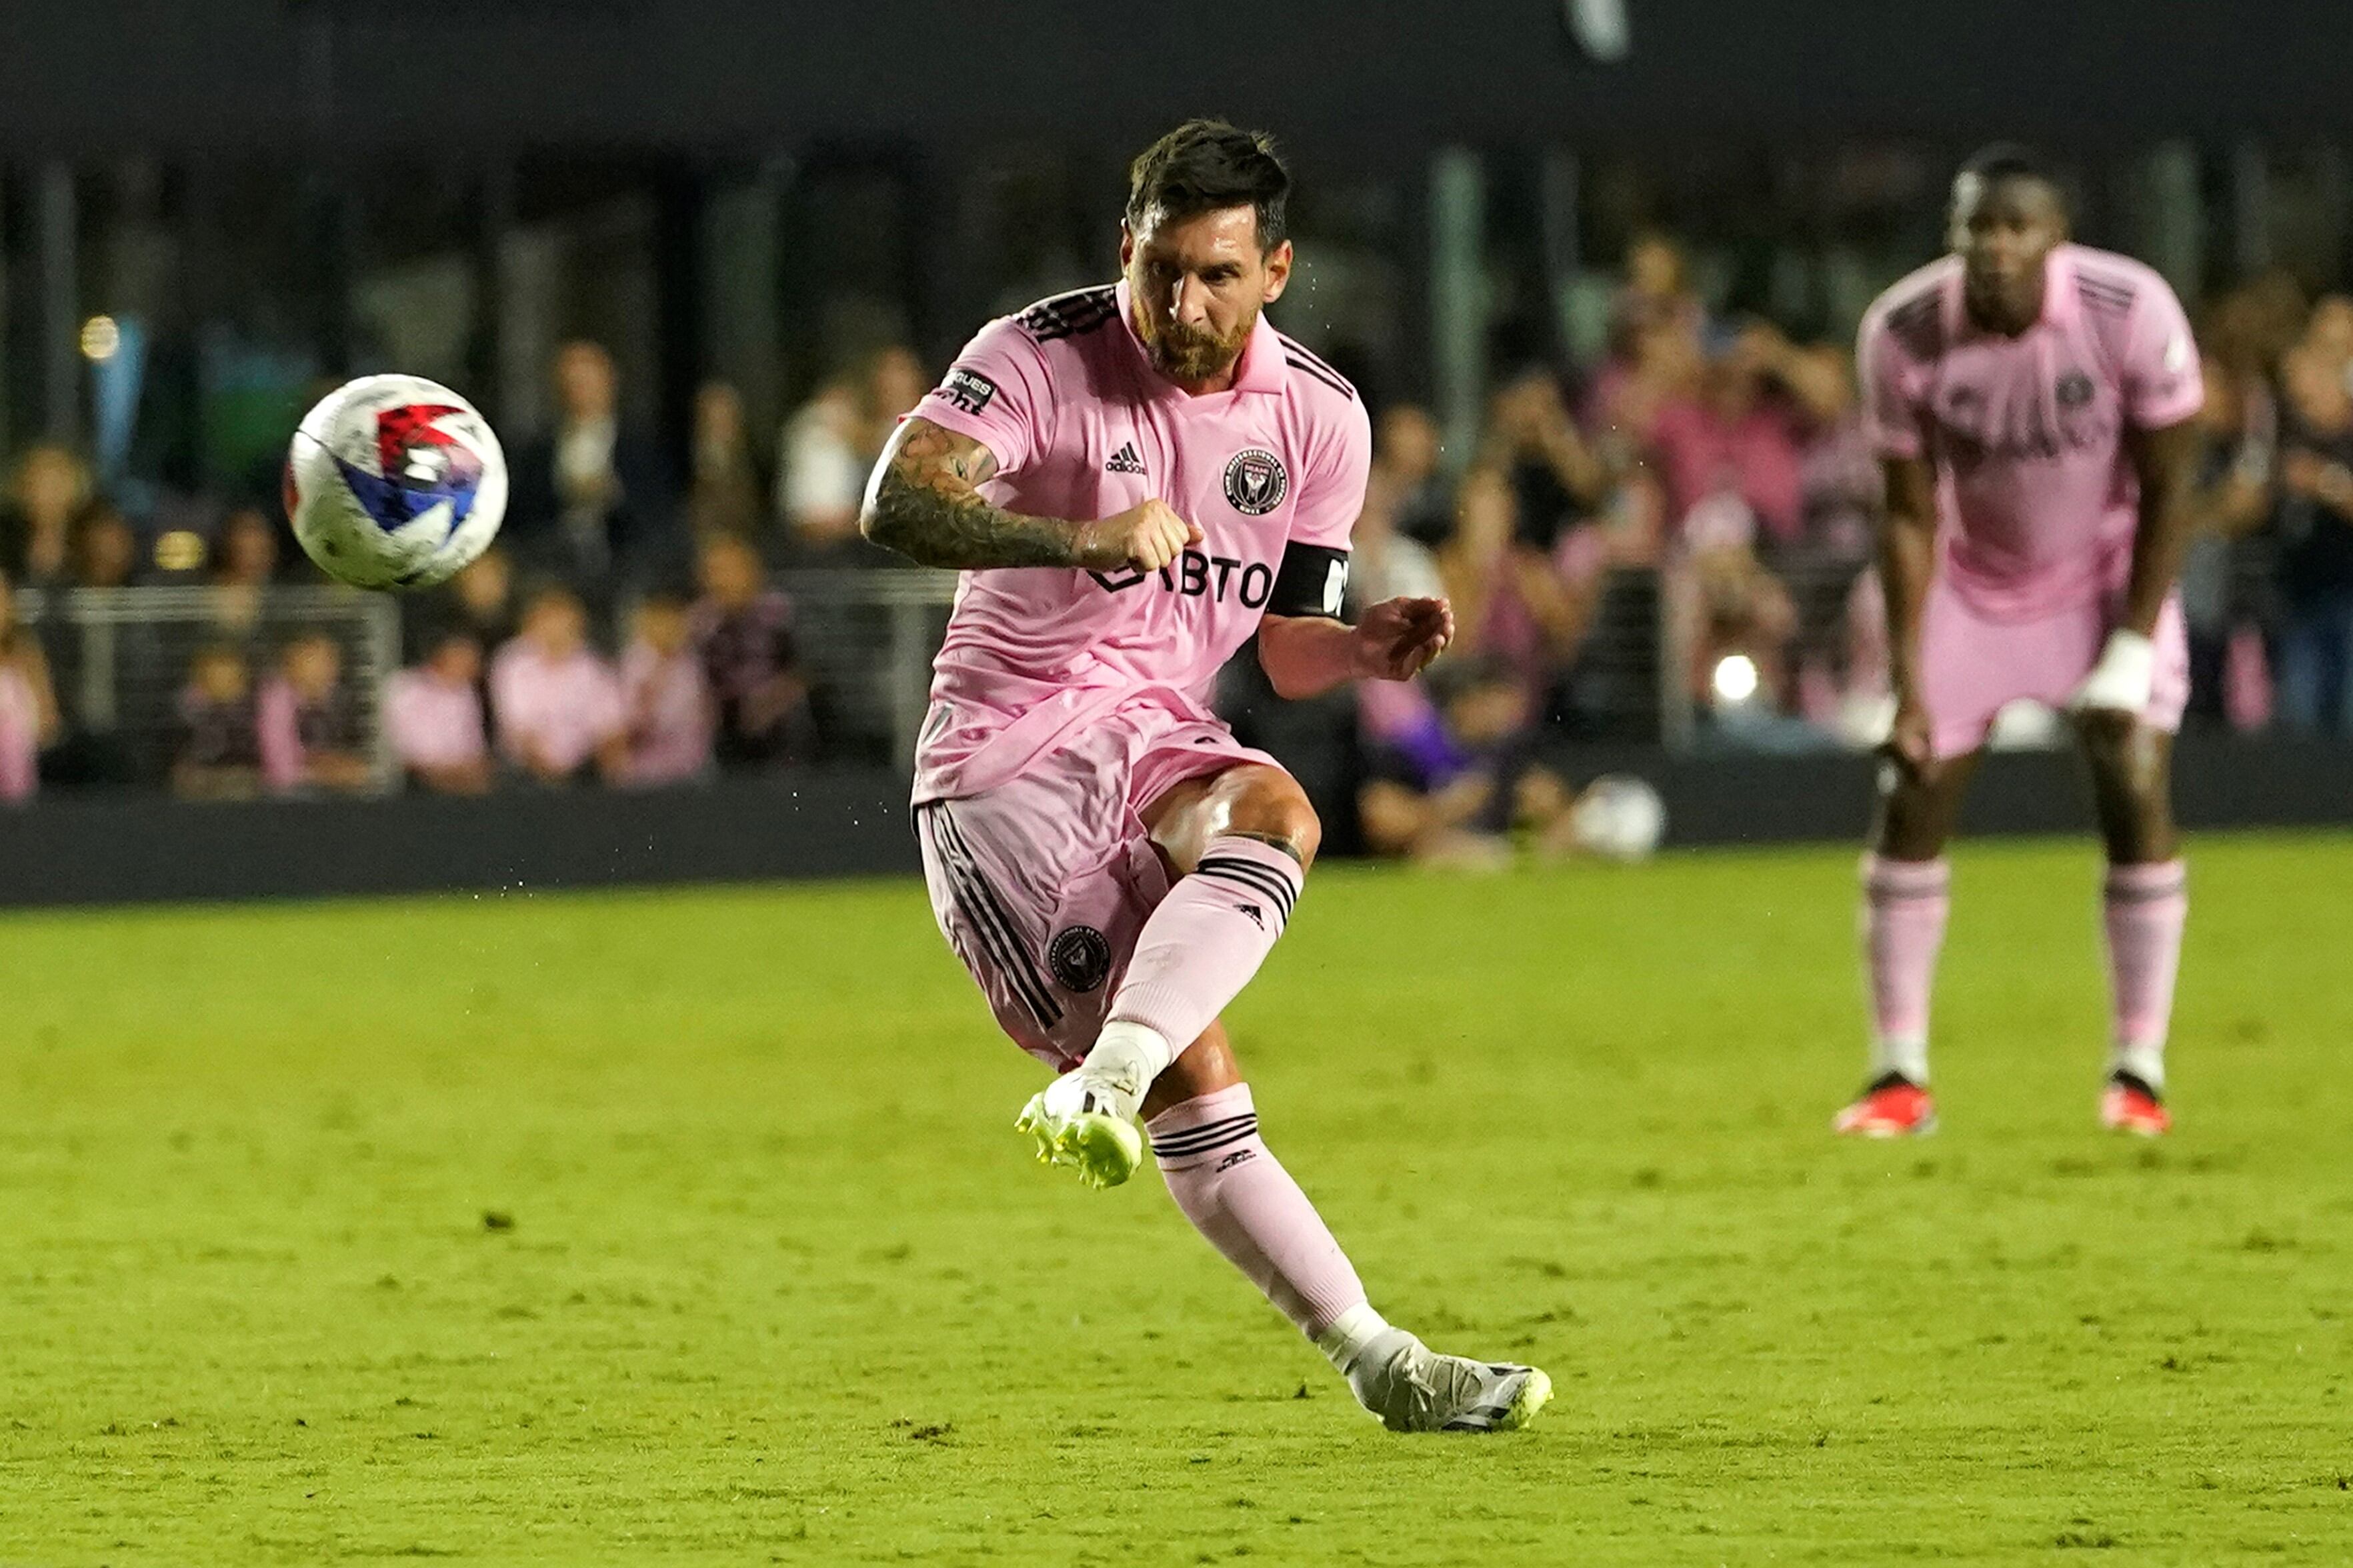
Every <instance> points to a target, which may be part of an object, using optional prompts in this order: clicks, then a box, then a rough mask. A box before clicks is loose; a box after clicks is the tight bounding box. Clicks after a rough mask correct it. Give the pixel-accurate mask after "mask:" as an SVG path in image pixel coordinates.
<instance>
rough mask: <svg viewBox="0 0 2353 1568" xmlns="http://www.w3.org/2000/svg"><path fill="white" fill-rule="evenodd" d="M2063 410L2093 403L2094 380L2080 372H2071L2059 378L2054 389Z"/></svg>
mask: <svg viewBox="0 0 2353 1568" xmlns="http://www.w3.org/2000/svg"><path fill="white" fill-rule="evenodd" d="M2052 391H2053V393H2054V394H2055V395H2056V396H2057V397H2058V399H2059V406H2060V407H2062V408H2081V407H2083V406H2084V405H2085V404H2086V403H2089V402H2091V401H2092V378H2091V377H2090V376H2088V375H2085V374H2084V373H2083V372H2082V371H2080V370H2071V371H2069V372H2068V373H2067V374H2064V375H2063V376H2061V377H2060V378H2059V384H2058V385H2057V386H2056V387H2054V388H2052Z"/></svg>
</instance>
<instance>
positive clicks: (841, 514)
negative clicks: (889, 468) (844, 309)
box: [777, 345, 930, 566]
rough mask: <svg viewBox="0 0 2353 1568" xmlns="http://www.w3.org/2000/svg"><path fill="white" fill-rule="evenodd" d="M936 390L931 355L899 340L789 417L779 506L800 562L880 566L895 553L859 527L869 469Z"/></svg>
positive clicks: (789, 548)
mask: <svg viewBox="0 0 2353 1568" xmlns="http://www.w3.org/2000/svg"><path fill="white" fill-rule="evenodd" d="M929 389H930V383H929V382H928V381H927V380H926V379H925V378H924V375H923V362H922V361H921V360H919V359H917V358H916V357H915V353H914V351H913V350H912V349H908V348H904V347H901V346H897V345H893V346H892V347H888V348H884V349H881V350H878V351H877V352H876V353H873V354H872V355H871V356H869V357H868V359H867V360H866V362H865V363H864V364H863V365H862V366H861V367H860V372H859V374H857V375H856V376H855V377H849V378H842V379H838V380H834V381H829V382H828V383H826V384H824V385H823V386H821V387H819V388H818V392H817V395H815V396H814V397H812V398H810V399H809V401H808V402H807V404H805V405H802V406H801V408H800V409H799V410H798V411H797V412H796V413H795V414H794V415H793V416H792V418H791V419H790V420H788V421H787V422H786V426H785V433H784V441H783V456H782V466H783V472H782V473H781V474H780V475H779V477H778V490H777V507H778V510H780V511H781V512H782V513H783V514H784V520H785V539H786V552H787V553H786V558H787V560H788V561H789V563H791V564H793V565H795V566H876V565H885V564H888V563H890V556H889V553H888V552H884V551H879V550H877V549H875V548H874V547H873V546H871V545H870V544H868V543H867V542H866V541H865V539H864V538H863V537H862V536H860V533H859V531H858V509H859V505H860V502H861V501H862V500H864V498H865V491H866V479H867V475H868V474H869V473H871V471H872V470H873V468H874V461H875V459H876V458H879V457H881V453H882V447H883V446H884V445H885V444H886V443H887V442H888V441H889V440H890V438H891V432H892V430H893V429H894V428H896V427H897V426H898V423H899V421H900V420H901V419H902V418H904V417H905V416H906V415H907V413H908V411H909V410H911V409H913V407H914V406H915V405H916V404H918V403H920V402H922V401H923V394H924V393H925V392H926V391H928V390H929Z"/></svg>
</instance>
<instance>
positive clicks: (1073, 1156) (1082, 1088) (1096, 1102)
mask: <svg viewBox="0 0 2353 1568" xmlns="http://www.w3.org/2000/svg"><path fill="white" fill-rule="evenodd" d="M1013 1125H1014V1128H1015V1130H1016V1131H1022V1132H1027V1133H1028V1134H1029V1136H1030V1137H1032V1138H1034V1139H1036V1140H1037V1141H1038V1163H1039V1164H1041V1165H1068V1166H1070V1167H1071V1169H1072V1170H1074V1171H1076V1172H1078V1173H1079V1180H1080V1181H1082V1182H1084V1183H1085V1184H1087V1185H1088V1186H1091V1187H1115V1186H1118V1185H1119V1184H1121V1183H1122V1182H1124V1181H1126V1180H1127V1179H1128V1178H1129V1177H1130V1176H1133V1175H1134V1174H1135V1168H1136V1167H1137V1166H1138V1165H1141V1164H1143V1163H1144V1133H1143V1131H1141V1130H1140V1129H1139V1128H1138V1127H1137V1126H1136V1125H1135V1123H1134V1122H1133V1121H1129V1120H1128V1119H1127V1118H1126V1117H1125V1116H1124V1115H1121V1114H1120V1113H1119V1110H1118V1102H1117V1100H1115V1099H1114V1098H1113V1096H1111V1095H1109V1094H1106V1093H1103V1092H1101V1091H1099V1090H1098V1089H1097V1088H1096V1087H1095V1086H1094V1085H1092V1084H1091V1083H1089V1082H1088V1081H1087V1079H1086V1073H1085V1069H1084V1068H1081V1069H1080V1070H1079V1071H1077V1072H1072V1073H1065V1074H1063V1075H1062V1076H1061V1077H1060V1078H1058V1079H1055V1080H1054V1081H1053V1082H1052V1083H1050V1084H1048V1085H1047V1086H1046V1087H1045V1089H1043V1090H1042V1091H1040V1092H1039V1093H1037V1094H1034V1095H1032V1096H1030V1097H1029V1104H1028V1105H1026V1106H1023V1107H1022V1108H1021V1114H1020V1115H1019V1116H1018V1117H1017V1118H1015V1119H1014V1122H1013Z"/></svg>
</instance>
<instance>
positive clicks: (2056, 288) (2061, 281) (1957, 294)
mask: <svg viewBox="0 0 2353 1568" xmlns="http://www.w3.org/2000/svg"><path fill="white" fill-rule="evenodd" d="M1967 293H1968V275H1967V273H1966V272H1965V271H1964V269H1963V268H1962V267H1961V266H1960V264H1959V260H1958V258H1955V262H1954V266H1953V276H1952V281H1951V282H1950V283H1948V284H1947V286H1946V289H1945V341H1946V342H1959V341H1960V340H1961V339H1963V338H1977V337H1987V336H1990V335H1992V334H1989V333H1988V332H1986V331H1984V330H1983V329H1982V328H1980V327H1978V325H1977V323H1976V322H1974V321H1970V320H1969V307H1968V298H1967ZM2076 308H2077V307H2076V300H2075V247H2074V246H2073V244H2071V243H2063V244H2059V245H2054V246H2052V247H2051V254H2050V255H2049V256H2046V257H2044V258H2042V314H2041V315H2040V316H2037V317H2036V318H2035V319H2034V327H2030V328H2028V329H2027V331H2029V332H2031V331H2034V328H2035V327H2062V326H2064V325H2066V324H2067V323H2068V322H2070V321H2073V320H2074V319H2075V311H2076Z"/></svg>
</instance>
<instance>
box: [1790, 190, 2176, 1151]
mask: <svg viewBox="0 0 2353 1568" xmlns="http://www.w3.org/2000/svg"><path fill="white" fill-rule="evenodd" d="M1952 247H1953V254H1952V255H1950V256H1947V257H1946V258H1943V259H1942V260H1939V261H1936V262H1932V263H1930V264H1929V265H1928V266H1926V267H1925V268H1921V269H1920V270H1919V271H1917V272H1915V273H1913V274H1912V275H1911V276H1910V277H1909V278H1906V279H1904V280H1903V281H1902V282H1900V283H1898V284H1896V285H1895V286H1894V288H1892V289H1889V290H1887V292H1886V293H1884V294H1883V295H1881V296H1880V297H1879V299H1878V300H1876V301H1875V302H1873V305H1872V308H1871V310H1870V312H1869V313H1868V314H1867V315H1866V316H1865V317H1864V319H1863V323H1862V339H1861V342H1860V345H1859V347H1858V350H1857V357H1858V359H1859V361H1860V364H1861V370H1862V381H1863V384H1864V386H1865V389H1866V390H1865V394H1864V405H1865V409H1864V420H1865V423H1866V426H1867V427H1868V429H1869V432H1870V435H1871V437H1872V440H1873V444H1874V445H1875V446H1876V447H1877V448H1878V450H1879V454H1880V457H1881V458H1882V460H1883V465H1884V467H1885V469H1886V474H1887V527H1886V533H1885V537H1884V540H1883V545H1882V548H1881V552H1880V572H1881V575H1882V577H1883V580H1884V583H1885V586H1886V590H1887V619H1888V641H1889V647H1890V648H1891V650H1892V655H1893V663H1894V669H1893V676H1894V687H1895V702H1896V707H1895V725H1894V732H1893V734H1892V735H1891V736H1890V738H1889V740H1888V742H1887V748H1886V749H1887V755H1888V761H1887V763H1886V765H1885V767H1884V768H1883V781H1884V782H1883V800H1882V808H1881V814H1880V820H1879V826H1878V829H1877V833H1878V837H1877V842H1876V844H1875V846H1874V847H1873V853H1871V854H1869V855H1868V856H1866V857H1865V858H1864V861H1863V870H1862V893H1863V920H1862V925H1863V944H1864V948H1865V951H1866V955H1867V960H1868V963H1869V966H1870V988H1871V998H1872V1007H1873V1026H1874V1029H1873V1034H1874V1038H1873V1047H1872V1080H1871V1084H1870V1087H1869V1089H1867V1090H1866V1091H1865V1093H1864V1095H1863V1097H1862V1099H1861V1100H1858V1101H1857V1102H1856V1103H1854V1104H1853V1105H1852V1106H1849V1107H1848V1108H1847V1109H1846V1110H1844V1111H1842V1112H1841V1114H1840V1115H1839V1118H1838V1121H1837V1123H1836V1125H1837V1127H1838V1130H1839V1131H1841V1132H1854V1133H1862V1134H1866V1135H1869V1136H1873V1137H1894V1136H1898V1135H1901V1134H1904V1133H1914V1132H1926V1131H1930V1130H1932V1129H1933V1128H1934V1127H1935V1125H1936V1109H1935V1106H1934V1104H1933V1102H1932V1101H1931V1100H1930V1099H1929V1097H1928V992H1929V985H1930V983H1931V981H1932V980H1933V979H1934V977H1935V973H1936V951H1937V949H1938V947H1939V946H1940V945H1941V944H1942V943H1943V941H1944V935H1945V910H1946V901H1947V900H1946V888H1947V867H1946V862H1945V859H1944V848H1945V840H1946V839H1947V837H1950V836H1951V834H1952V831H1953V822H1954V817H1955V814H1956V813H1957V811H1958V809H1959V806H1960V802H1961V795H1962V792H1963V791H1964V790H1965V789H1966V788H1967V787H1968V781H1969V776H1970V774H1971V773H1974V772H1975V771H1976V769H1977V764H1978V754H1979V751H1980V749H1981V748H1982V747H1983V745H1984V743H1985V739H1986V734H1987V731H1989V728H1990V727H1991V725H1992V723H1993V719H1994V715H1995V714H1996V713H1997V712H1998V711H1999V710H2000V709H2001V707H2002V706H2003V705H2004V704H2005V703H2008V702H2010V701H2011V700H2014V699H2017V698H2031V699H2033V700H2037V701H2040V702H2044V703H2048V704H2050V705H2051V706H2052V707H2054V708H2063V709H2065V710H2068V711H2069V712H2070V713H2072V714H2073V718H2074V721H2075V726H2076V729H2077V731H2078V732H2079V734H2080V735H2081V736H2082V739H2083V743H2084V751H2085V752H2086V754H2087V755H2088V756H2089V758H2090V760H2091V766H2092V778H2093V783H2094V796H2095V799H2096V804H2097V807H2098V813H2099V821H2100V833H2101V837H2103V838H2104V839H2105V841H2106V847H2107V856H2108V874H2107V885H2106V916H2107V949H2108V973H2109V978H2110V982H2111V984H2112V987H2113V991H2114V996H2115V1049H2114V1054H2113V1055H2112V1056H2111V1057H2110V1058H2109V1064H2108V1080H2107V1087H2106V1089H2105V1092H2104V1093H2103V1095H2102V1096H2101V1100H2100V1120H2101V1121H2102V1122H2103V1123H2104V1124H2105V1125H2106V1126H2108V1127H2111V1128H2115V1129H2118V1130H2120V1131H2127V1132H2137V1133H2141V1134H2143V1135H2145V1136H2149V1137H2154V1136H2156V1135H2158V1134H2159V1133H2161V1132H2164V1131H2166V1130H2167V1129H2168V1127H2169V1126H2170V1124H2171V1122H2170V1119H2169V1117H2168V1113H2167V1111H2166V1109H2165V1105H2164V1100H2163V1096H2164V1092H2165V1035H2166V1028H2167V1026H2168V1022H2169V1021H2170V1018H2171V1016H2172V1011H2173V980H2174V973H2175V970H2176V969H2177V967H2178V966H2179V961H2180V956H2181V927H2182V921H2183V920H2184V918H2185V916H2186V915H2187V913H2188V910H2189V898H2188V895H2187V893H2186V892H2185V891H2184V882H2183V876H2182V867H2181V861H2180V858H2179V845H2178V841H2177V838H2176V835H2175V833H2174V827H2173V816H2172V807H2171V805H2170V795H2171V788H2170V763H2171V758H2172V748H2173V731H2175V730H2176V729H2178V728H2179V725H2180V722H2181V710H2182V705H2183V703H2184V701H2185V700H2186V699H2187V698H2188V695H2189V653H2188V642H2187V637H2186V634H2185V632H2184V630H2183V626H2182V618H2181V606H2180V603H2179V599H2178V598H2177V597H2176V596H2175V595H2174V593H2173V584H2174V579H2175V577H2176V576H2177V575H2178V574H2179V569H2180V565H2181V555H2182V549H2183V545H2184V542H2185V541H2186V538H2187V531H2188V515H2187V510H2186V508H2185V505H2184V496H2185V489H2186V487H2187V485H2188V483H2189V478H2190V473H2191V468H2192V464H2193V463H2194V461H2195V445H2194V437H2193V436H2192V433H2191V430H2190V426H2189V418H2190V416H2192V415H2194V414H2195V413H2197V412H2198V407H2199V404H2200V399H2201V396H2202V391H2201V384H2200V378H2199V368H2198V352H2197V349H2196V347H2195V346H2194V344H2193V343H2192V342H2191V341H2190V336H2189V324H2188V323H2187V322H2186V321H2184V320H2183V319H2182V314H2181V306H2180V303H2179V301H2178V300H2175V299H2174V297H2173V291H2172V290H2171V289H2168V288H2167V287H2166V285H2165V281H2164V279H2160V278H2159V277H2158V275H2157V274H2156V273H2155V272H2152V271H2151V270H2149V268H2146V267H2144V266H2142V265H2141V264H2140V263H2138V262H2137V261H2132V260H2129V259H2127V258H2125V257H2121V256H2112V255H2110V254H2108V253H2107V252H2105V251H2100V250H2093V249H2090V248H2088V247H2084V246H2080V245H2073V244H2070V243H2068V241H2067V214H2066V210H2065V206H2064V204H2063V201H2062V199H2061V196H2060V194H2059V191H2058V189H2057V187H2056V186H2055V185H2054V184H2052V181H2051V179H2050V178H2049V176H2048V175H2046V174H2044V173H2043V172H2042V169H2041V168H2040V167H2039V166H2038V165H2037V164H2036V163H2034V162H2033V161H2032V160H2031V158H2030V157H2029V156H2028V155H2027V154H2026V153H2023V152H2022V151H2021V150H2019V149H2017V148H2013V147H2006V146H1998V147H1992V148H1989V149H1987V150H1986V151H1984V152H1982V153H1978V155H1977V156H1976V157H1975V158H1973V159H1971V160H1970V161H1969V163H1968V164H1967V165H1965V166H1964V167H1963V168H1962V170H1961V172H1960V174H1959V176H1958V177H1957V179H1955V180H1954V182H1953V206H1952ZM1940 496H1941V497H1942V510H1943V521H1944V524H1945V527H1944V529H1943V531H1942V533H1941V536H1940V534H1939V530H1938V526H1937V524H1938V512H1939V507H1940V501H1939V498H1940Z"/></svg>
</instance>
